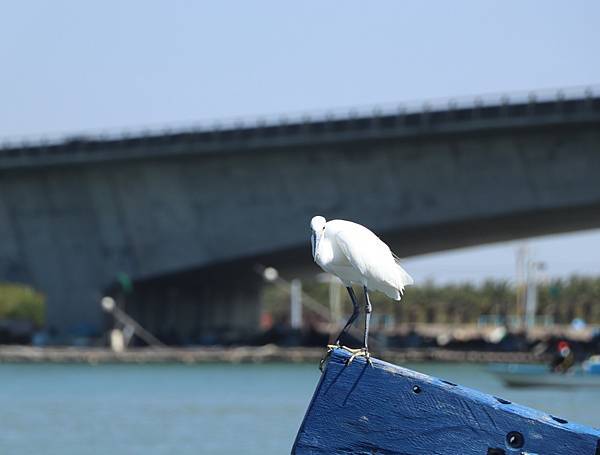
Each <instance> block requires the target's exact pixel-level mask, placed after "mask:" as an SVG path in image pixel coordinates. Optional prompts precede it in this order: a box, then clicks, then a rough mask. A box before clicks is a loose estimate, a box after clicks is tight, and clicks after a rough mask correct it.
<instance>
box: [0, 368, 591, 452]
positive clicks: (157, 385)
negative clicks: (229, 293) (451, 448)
mask: <svg viewBox="0 0 600 455" xmlns="http://www.w3.org/2000/svg"><path fill="white" fill-rule="evenodd" d="M405 366H408V367H409V368H412V369H415V370H418V371H421V372H424V373H428V374H432V375H435V376H438V377H441V378H444V379H447V380H450V381H453V382H456V383H459V384H461V385H465V386H469V387H473V388H477V389H480V390H483V391H485V392H488V393H492V394H494V395H499V396H502V397H503V398H506V399H509V400H511V401H514V402H517V403H520V404H524V405H528V406H533V407H536V408H539V409H541V410H545V411H548V412H550V413H552V414H553V415H556V416H559V417H562V418H565V419H567V420H570V421H577V422H579V423H584V424H588V425H591V426H600V388H596V389H580V390H575V391H573V390H560V389H507V388H505V387H504V386H503V385H502V384H501V383H500V382H499V381H497V380H496V379H495V378H494V377H493V376H491V375H490V374H488V373H487V372H486V371H485V366H483V365H466V364H440V363H438V364H436V363H420V364H413V365H405ZM319 374H320V373H319V370H318V369H317V366H316V365H314V364H265V365H230V364H210V365H60V364H3V365H0V453H2V454H4V453H7V454H47V455H50V454H57V455H58V454H60V455H69V454H73V455H85V454H115V455H117V454H140V455H142V454H143V455H149V454H175V455H184V454H194V455H198V454H241V453H243V454H244V455H254V454H256V455H259V454H260V455H268V454H277V455H279V454H286V453H289V451H290V448H291V446H292V444H293V441H294V437H295V435H296V432H297V430H298V427H299V426H300V423H301V421H302V418H303V416H304V412H305V411H306V408H307V406H308V404H309V400H310V398H311V396H312V393H313V390H314V388H315V386H316V384H317V381H318V380H319Z"/></svg>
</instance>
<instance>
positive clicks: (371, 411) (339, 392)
mask: <svg viewBox="0 0 600 455" xmlns="http://www.w3.org/2000/svg"><path fill="white" fill-rule="evenodd" d="M348 356H349V354H348V352H346V351H344V350H341V349H337V350H335V351H334V352H333V353H332V355H331V357H330V359H329V362H328V364H327V367H326V370H325V373H324V374H323V376H322V377H321V380H320V382H319V384H318V386H317V389H316V391H315V394H314V396H313V399H312V401H311V403H310V406H309V408H308V411H307V412H306V416H305V417H304V421H303V423H302V426H301V427H300V430H299V432H298V436H297V437H296V442H295V443H294V447H293V449H292V453H293V454H297V455H299V454H403V455H409V454H410V455H471V454H473V455H475V454H477V455H486V454H488V455H500V454H506V455H514V454H519V455H553V454H556V455H600V442H599V441H600V430H597V429H593V428H590V427H585V426H582V425H578V424H575V423H570V422H567V421H566V420H564V419H561V418H559V417H553V416H551V415H548V414H545V413H543V412H540V411H537V410H534V409H531V408H527V407H524V406H520V405H517V404H513V403H511V402H509V401H507V400H504V399H502V398H499V397H493V396H491V395H486V394H484V393H481V392H478V391H476V390H472V389H468V388H465V387H462V386H459V385H455V384H452V383H450V382H445V381H443V380H440V379H437V378H433V377H431V376H427V375H424V374H421V373H417V372H415V371H411V370H407V369H405V368H401V367H398V366H396V365H392V364H389V363H386V362H382V361H380V360H377V359H373V367H371V366H369V365H368V364H367V363H366V362H365V360H364V359H363V358H357V359H355V360H354V362H353V363H352V364H351V365H349V366H346V365H345V362H346V360H347V358H348ZM598 412H599V414H600V408H599V411H598ZM519 446H521V447H519Z"/></svg>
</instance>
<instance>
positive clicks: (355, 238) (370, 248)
mask: <svg viewBox="0 0 600 455" xmlns="http://www.w3.org/2000/svg"><path fill="white" fill-rule="evenodd" d="M335 239H336V243H337V245H338V247H339V249H340V251H341V252H342V253H343V254H344V256H346V258H347V259H348V261H349V262H350V264H352V266H353V267H355V268H356V269H357V270H358V271H359V272H360V274H361V275H363V276H364V277H366V278H368V279H373V280H376V281H378V282H382V283H386V284H388V285H390V286H392V287H394V288H395V289H398V290H399V291H402V290H403V288H404V286H406V285H409V284H412V283H413V280H412V278H411V277H410V275H408V273H406V271H405V270H404V269H403V268H402V267H401V266H400V263H399V261H398V259H397V256H395V255H394V254H393V253H392V251H391V250H390V248H389V247H388V246H387V245H386V244H385V243H384V242H383V241H381V239H380V238H379V237H377V236H376V235H375V234H373V233H372V232H371V231H369V230H368V229H366V228H363V229H358V228H357V229H341V230H340V231H338V232H337V233H336V236H335Z"/></svg>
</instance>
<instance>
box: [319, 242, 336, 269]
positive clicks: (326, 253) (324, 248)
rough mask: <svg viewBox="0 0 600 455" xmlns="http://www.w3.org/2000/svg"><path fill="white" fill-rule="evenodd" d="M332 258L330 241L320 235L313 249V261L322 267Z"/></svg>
mask: <svg viewBox="0 0 600 455" xmlns="http://www.w3.org/2000/svg"><path fill="white" fill-rule="evenodd" d="M332 259H333V249H332V248H331V242H330V241H329V240H328V239H326V238H323V237H321V238H320V239H319V243H318V247H317V249H316V251H315V262H316V263H317V264H319V265H320V266H321V267H323V266H324V265H327V264H328V263H330V262H331V261H332Z"/></svg>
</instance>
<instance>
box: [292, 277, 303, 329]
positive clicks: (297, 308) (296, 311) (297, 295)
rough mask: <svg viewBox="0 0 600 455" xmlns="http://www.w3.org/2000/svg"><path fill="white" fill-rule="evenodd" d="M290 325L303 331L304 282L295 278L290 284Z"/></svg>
mask: <svg viewBox="0 0 600 455" xmlns="http://www.w3.org/2000/svg"><path fill="white" fill-rule="evenodd" d="M290 306H291V308H290V325H291V327H292V329H298V330H299V329H302V281H300V280H299V279H298V278H294V279H293V280H292V281H291V283H290Z"/></svg>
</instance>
